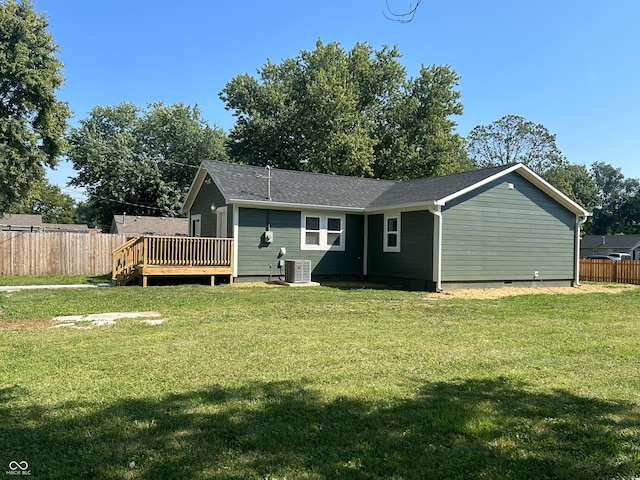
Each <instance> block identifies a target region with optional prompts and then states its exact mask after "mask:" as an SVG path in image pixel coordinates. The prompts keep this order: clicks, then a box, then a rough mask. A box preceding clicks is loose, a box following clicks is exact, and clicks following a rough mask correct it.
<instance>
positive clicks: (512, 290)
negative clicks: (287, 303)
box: [232, 282, 640, 300]
mask: <svg viewBox="0 0 640 480" xmlns="http://www.w3.org/2000/svg"><path fill="white" fill-rule="evenodd" d="M232 285H233V286H234V287H239V288H243V287H269V288H273V287H278V286H279V285H278V284H275V283H268V282H237V283H233V284H232ZM323 285H325V286H328V287H348V288H374V289H379V288H390V287H388V286H385V285H380V284H377V283H371V282H328V283H323ZM638 288H640V286H638V285H626V284H621V283H588V284H583V285H581V286H579V287H545V286H537V287H530V288H525V287H500V288H461V289H456V290H446V291H444V292H441V293H426V295H427V296H428V297H429V298H431V299H447V298H451V299H455V298H469V299H480V300H481V299H495V298H501V297H511V296H515V295H541V294H545V295H584V294H587V293H613V294H616V293H622V292H627V291H630V290H636V289H638Z"/></svg>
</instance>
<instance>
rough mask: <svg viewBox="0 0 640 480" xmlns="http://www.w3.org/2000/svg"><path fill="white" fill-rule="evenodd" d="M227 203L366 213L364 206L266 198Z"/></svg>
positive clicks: (237, 200)
mask: <svg viewBox="0 0 640 480" xmlns="http://www.w3.org/2000/svg"><path fill="white" fill-rule="evenodd" d="M227 203H233V204H234V205H238V206H241V207H253V208H280V209H285V210H330V211H332V212H335V211H339V212H351V213H364V212H365V211H366V209H364V208H354V207H342V206H340V207H337V206H332V205H307V204H303V203H286V202H273V201H271V202H268V201H265V200H244V199H235V198H230V199H229V200H227Z"/></svg>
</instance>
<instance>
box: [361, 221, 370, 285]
mask: <svg viewBox="0 0 640 480" xmlns="http://www.w3.org/2000/svg"><path fill="white" fill-rule="evenodd" d="M368 262H369V215H368V214H365V215H364V245H363V246H362V276H363V277H366V276H367V275H368V274H369V263H368Z"/></svg>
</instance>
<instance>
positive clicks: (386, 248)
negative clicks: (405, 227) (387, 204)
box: [382, 212, 402, 253]
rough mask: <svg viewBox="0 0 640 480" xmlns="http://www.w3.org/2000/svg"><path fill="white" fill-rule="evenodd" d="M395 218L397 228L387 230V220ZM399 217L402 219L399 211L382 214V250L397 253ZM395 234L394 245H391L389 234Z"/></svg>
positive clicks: (399, 227)
mask: <svg viewBox="0 0 640 480" xmlns="http://www.w3.org/2000/svg"><path fill="white" fill-rule="evenodd" d="M394 218H395V219H396V222H397V223H396V225H397V227H396V228H397V230H395V231H393V230H389V220H391V219H394ZM401 219H402V214H401V213H400V212H392V213H385V214H384V233H383V235H384V236H383V239H382V250H383V251H384V252H391V253H397V252H400V239H401V237H400V232H401V231H402V228H401ZM394 233H395V235H396V245H395V246H392V245H389V235H390V234H394Z"/></svg>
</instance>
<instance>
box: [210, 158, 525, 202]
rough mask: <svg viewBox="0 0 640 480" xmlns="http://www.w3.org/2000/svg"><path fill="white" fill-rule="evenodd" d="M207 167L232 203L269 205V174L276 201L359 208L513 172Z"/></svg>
mask: <svg viewBox="0 0 640 480" xmlns="http://www.w3.org/2000/svg"><path fill="white" fill-rule="evenodd" d="M203 165H204V167H205V168H206V170H207V172H208V173H209V175H210V176H211V177H212V178H213V180H214V181H215V183H216V185H217V186H218V188H219V189H220V191H221V193H222V195H223V196H224V197H225V199H226V201H227V202H228V203H232V202H233V201H236V202H237V201H243V200H244V201H265V202H266V201H268V184H269V180H268V176H269V173H270V175H271V201H272V202H278V203H287V204H295V205H309V206H323V207H343V208H354V209H366V208H385V207H390V206H395V205H406V204H414V203H429V202H435V201H437V200H440V199H443V198H446V197H448V196H450V195H452V194H454V193H456V192H459V191H461V190H464V189H465V188H468V187H471V186H473V185H475V184H477V183H479V182H481V181H483V180H486V179H487V178H489V177H492V176H493V175H496V174H498V173H500V172H502V171H504V170H506V169H508V168H511V167H513V165H503V166H499V167H493V168H486V169H482V170H474V171H471V172H465V173H458V174H454V175H447V176H444V177H433V178H423V179H420V180H412V181H407V182H397V181H391V180H375V179H371V178H358V177H345V176H340V175H327V174H321V173H308V172H299V171H293V170H280V169H276V168H273V169H271V172H269V171H268V170H267V169H266V168H264V167H256V166H251V165H239V164H234V163H226V162H219V161H213V160H207V161H205V162H203Z"/></svg>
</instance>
